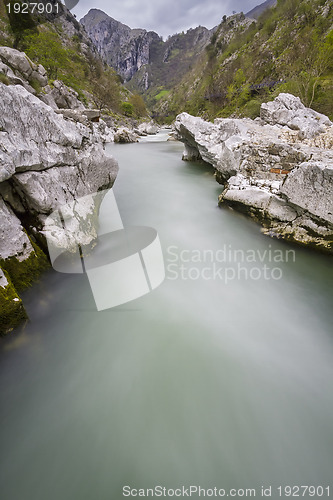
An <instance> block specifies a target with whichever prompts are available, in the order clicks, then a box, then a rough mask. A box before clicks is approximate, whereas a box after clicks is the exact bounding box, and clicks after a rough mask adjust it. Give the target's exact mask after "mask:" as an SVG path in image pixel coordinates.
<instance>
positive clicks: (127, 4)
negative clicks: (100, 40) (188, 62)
mask: <svg viewBox="0 0 333 500" xmlns="http://www.w3.org/2000/svg"><path fill="white" fill-rule="evenodd" d="M262 1H263V0H155V1H154V0H140V2H138V1H137V0H122V1H120V2H119V1H118V2H110V1H108V0H95V1H94V2H91V0H80V1H79V3H78V5H77V6H76V7H75V8H74V9H73V10H72V12H73V13H74V14H76V16H77V18H78V19H81V17H83V16H84V15H85V14H86V13H87V12H88V11H89V10H90V9H92V8H95V9H100V10H103V11H104V12H106V13H107V14H108V15H109V16H111V17H113V18H114V19H116V20H117V21H121V22H122V23H124V24H127V25H128V26H130V27H131V28H145V29H147V30H152V31H156V32H157V33H158V34H159V35H162V36H164V37H166V36H167V35H172V34H174V33H177V32H181V31H186V30H187V29H189V28H193V27H195V26H199V25H201V26H206V27H207V28H213V27H214V26H216V25H217V24H218V23H219V22H220V21H221V19H222V16H223V15H224V14H226V15H230V14H231V13H232V11H234V10H235V11H236V12H241V11H243V12H247V11H249V10H251V9H252V8H253V7H255V6H256V5H258V4H260V3H262Z"/></svg>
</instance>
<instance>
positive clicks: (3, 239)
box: [0, 83, 118, 324]
mask: <svg viewBox="0 0 333 500" xmlns="http://www.w3.org/2000/svg"><path fill="white" fill-rule="evenodd" d="M0 93H1V99H0V227H1V234H0V268H1V269H3V270H6V271H7V273H8V275H9V277H10V278H11V279H12V284H11V285H10V286H14V287H15V289H17V288H21V287H23V285H24V284H30V283H31V281H32V280H33V279H34V278H35V277H36V275H37V274H38V272H39V271H40V269H41V268H44V267H45V265H46V256H45V252H47V246H46V240H47V238H51V237H52V238H53V241H54V230H55V228H54V227H50V226H49V225H48V224H47V219H48V217H49V216H50V215H51V214H52V213H53V212H54V211H57V210H58V209H60V208H62V209H63V208H64V207H66V206H73V204H75V211H72V214H71V217H72V221H73V224H72V227H73V231H75V235H74V237H73V240H72V241H69V242H68V248H66V249H67V250H70V251H72V248H71V247H70V246H71V245H72V243H74V244H75V245H77V244H80V245H83V246H84V245H89V244H91V243H92V242H93V241H94V240H95V238H96V235H97V227H96V226H97V223H98V217H97V216H96V215H97V214H98V209H99V204H100V203H101V201H102V197H101V196H96V197H91V199H90V202H89V203H87V202H83V203H79V200H80V199H81V198H82V197H86V196H87V195H93V194H94V193H96V192H106V190H108V189H110V188H111V187H112V185H113V183H114V181H115V178H116V175H117V171H118V165H117V162H116V161H115V160H114V159H113V158H110V157H107V156H106V155H105V153H104V150H103V141H102V140H101V138H102V133H103V132H104V134H105V135H106V134H107V132H108V131H107V127H106V125H105V124H104V125H105V127H104V128H103V123H92V122H89V120H88V118H87V117H85V118H86V120H82V121H79V120H75V119H74V118H75V117H70V116H68V117H67V118H65V117H64V116H63V115H62V114H59V112H58V113H56V112H55V110H53V109H52V108H51V107H50V106H48V105H46V104H44V103H43V102H41V101H40V100H39V99H38V98H37V97H36V96H34V95H33V94H31V93H30V92H29V91H28V90H26V89H25V88H24V87H23V86H20V85H16V86H11V85H10V86H6V85H4V84H1V83H0ZM80 112H81V111H80ZM82 116H84V115H82ZM65 211H66V210H65V209H64V212H65ZM59 245H60V246H61V245H62V248H63V245H64V242H63V241H59ZM42 249H43V251H42ZM3 280H4V278H3ZM8 286H9V285H8ZM0 292H1V290H0ZM4 296H5V295H4ZM10 296H11V295H10ZM8 300H12V298H10V299H8ZM10 310H12V309H10ZM6 324H7V323H6Z"/></svg>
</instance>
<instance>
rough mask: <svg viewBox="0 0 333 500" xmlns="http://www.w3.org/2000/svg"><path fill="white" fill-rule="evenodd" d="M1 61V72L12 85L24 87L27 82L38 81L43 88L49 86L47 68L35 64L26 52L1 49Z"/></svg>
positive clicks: (9, 48)
mask: <svg viewBox="0 0 333 500" xmlns="http://www.w3.org/2000/svg"><path fill="white" fill-rule="evenodd" d="M0 60H1V61H2V65H1V66H0V71H2V72H3V73H5V74H6V75H7V77H8V78H9V80H10V81H11V83H21V84H22V85H24V83H25V81H27V82H31V81H36V82H38V84H39V85H41V86H42V87H44V86H45V85H47V74H46V70H45V68H44V67H43V66H42V65H41V64H35V63H33V62H32V61H31V59H29V57H28V56H27V55H26V54H25V53H24V52H20V51H19V50H16V49H13V48H11V47H0ZM16 79H18V81H17V80H16Z"/></svg>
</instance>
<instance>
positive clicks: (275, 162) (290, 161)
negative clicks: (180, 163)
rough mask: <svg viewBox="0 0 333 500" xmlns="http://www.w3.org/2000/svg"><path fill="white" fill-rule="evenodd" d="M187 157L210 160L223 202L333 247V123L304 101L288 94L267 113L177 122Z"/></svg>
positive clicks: (306, 240)
mask: <svg viewBox="0 0 333 500" xmlns="http://www.w3.org/2000/svg"><path fill="white" fill-rule="evenodd" d="M175 130H176V133H177V137H178V139H179V140H181V141H182V142H184V144H185V152H184V155H183V159H184V160H191V161H193V160H203V161H205V162H207V163H210V164H211V165H212V166H213V167H214V168H215V171H216V179H217V181H218V182H219V183H221V184H223V186H224V190H223V192H222V194H221V195H220V197H219V205H226V206H229V207H230V208H233V209H235V210H238V211H240V212H243V213H245V214H247V215H249V216H250V217H252V218H254V219H255V220H256V221H258V222H259V223H260V224H261V225H262V228H263V229H262V230H263V232H264V233H265V234H268V235H270V236H273V237H278V238H284V239H286V240H288V241H291V242H295V243H299V244H302V245H306V246H310V247H313V248H316V249H319V250H323V251H325V252H328V253H332V250H333V245H332V243H333V149H332V148H333V125H332V123H331V122H330V120H329V119H328V118H327V117H326V116H324V115H321V114H319V113H316V112H315V111H313V110H312V109H309V108H305V107H304V106H303V104H302V103H301V101H300V99H299V98H297V97H294V96H292V95H290V94H280V95H279V96H278V97H277V98H276V99H275V100H274V101H273V102H269V103H266V104H263V105H262V106H261V116H260V118H257V119H256V120H250V119H216V120H215V121H214V123H209V122H206V121H204V120H202V119H201V118H197V117H193V116H191V115H188V114H187V113H182V114H181V115H179V116H178V117H177V119H176V122H175Z"/></svg>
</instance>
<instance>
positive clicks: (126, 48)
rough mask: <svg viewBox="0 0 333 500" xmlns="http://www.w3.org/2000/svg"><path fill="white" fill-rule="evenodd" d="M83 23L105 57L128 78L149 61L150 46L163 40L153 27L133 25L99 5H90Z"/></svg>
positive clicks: (82, 20)
mask: <svg viewBox="0 0 333 500" xmlns="http://www.w3.org/2000/svg"><path fill="white" fill-rule="evenodd" d="M81 23H82V25H83V26H84V27H85V29H86V31H87V33H88V34H89V36H90V37H91V39H92V40H93V42H94V44H95V46H96V47H97V50H98V52H99V53H100V55H101V56H102V58H103V59H104V60H105V61H106V63H107V64H108V65H109V66H112V67H113V68H114V69H115V70H116V71H117V72H118V73H119V74H120V75H121V76H122V77H123V78H124V80H125V81H129V80H130V79H131V78H132V76H133V75H134V74H135V73H136V72H137V71H138V70H139V69H140V68H141V67H142V66H143V65H145V64H148V63H149V59H150V46H151V44H152V43H153V42H154V41H159V40H160V37H159V35H158V34H157V33H155V32H154V31H146V30H144V29H140V28H136V29H131V28H130V27H129V26H126V25H125V24H122V23H121V22H119V21H116V20H115V19H113V18H112V17H110V16H108V15H107V14H105V13H104V12H102V11H101V10H98V9H91V10H90V11H89V12H88V14H86V15H85V16H84V17H83V18H82V19H81Z"/></svg>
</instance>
